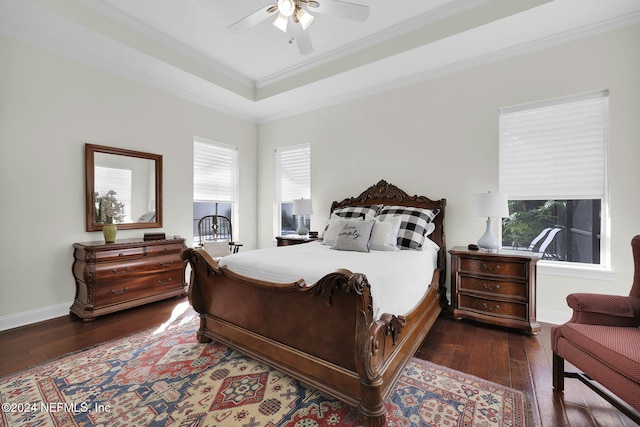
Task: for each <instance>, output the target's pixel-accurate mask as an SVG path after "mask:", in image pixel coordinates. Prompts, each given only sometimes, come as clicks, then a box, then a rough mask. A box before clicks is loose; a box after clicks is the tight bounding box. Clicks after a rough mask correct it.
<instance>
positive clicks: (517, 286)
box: [458, 275, 529, 301]
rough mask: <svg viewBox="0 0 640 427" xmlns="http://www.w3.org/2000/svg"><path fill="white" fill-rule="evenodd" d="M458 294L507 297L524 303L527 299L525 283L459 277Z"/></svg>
mask: <svg viewBox="0 0 640 427" xmlns="http://www.w3.org/2000/svg"><path fill="white" fill-rule="evenodd" d="M458 284H459V288H458V292H477V293H484V294H487V296H488V297H489V298H491V297H508V298H514V299H518V300H523V301H526V300H527V298H528V295H529V293H528V286H527V283H522V282H513V281H509V280H499V281H498V280H490V279H481V278H477V277H467V276H464V275H460V278H459V281H458Z"/></svg>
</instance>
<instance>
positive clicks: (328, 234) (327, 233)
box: [322, 214, 364, 246]
mask: <svg viewBox="0 0 640 427" xmlns="http://www.w3.org/2000/svg"><path fill="white" fill-rule="evenodd" d="M363 220H364V218H361V217H360V218H342V217H340V216H338V215H336V214H331V218H329V222H328V223H327V227H326V228H325V230H324V234H323V235H322V244H324V245H329V246H333V245H335V244H336V238H337V237H338V228H339V227H340V221H363Z"/></svg>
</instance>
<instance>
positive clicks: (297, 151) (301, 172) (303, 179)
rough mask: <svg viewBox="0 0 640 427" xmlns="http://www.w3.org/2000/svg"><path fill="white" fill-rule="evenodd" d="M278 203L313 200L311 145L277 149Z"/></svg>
mask: <svg viewBox="0 0 640 427" xmlns="http://www.w3.org/2000/svg"><path fill="white" fill-rule="evenodd" d="M275 157H276V158H275V163H276V171H275V172H276V180H275V181H276V183H275V184H276V202H278V203H282V202H291V201H293V200H294V199H300V198H305V199H310V198H311V145H310V144H302V145H295V146H290V147H282V148H277V149H276V153H275Z"/></svg>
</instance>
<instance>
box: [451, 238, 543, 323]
mask: <svg viewBox="0 0 640 427" xmlns="http://www.w3.org/2000/svg"><path fill="white" fill-rule="evenodd" d="M449 253H450V254H451V306H452V309H453V317H454V318H456V319H460V318H467V319H474V320H477V321H480V322H484V323H490V324H493V325H500V326H505V327H510V328H516V329H521V330H523V331H525V332H527V333H529V334H531V335H536V334H537V333H538V332H539V331H540V329H541V327H540V324H539V323H538V322H537V321H536V268H537V262H538V259H539V257H538V256H537V255H536V254H533V253H531V252H526V251H499V252H497V253H491V252H487V251H483V250H479V251H472V250H468V249H467V248H466V247H460V246H456V247H454V248H453V249H451V250H450V251H449Z"/></svg>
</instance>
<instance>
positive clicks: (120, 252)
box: [70, 238, 186, 322]
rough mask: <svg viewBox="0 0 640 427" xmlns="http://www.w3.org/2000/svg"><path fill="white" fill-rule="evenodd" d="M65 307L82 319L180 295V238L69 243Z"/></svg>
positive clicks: (182, 285)
mask: <svg viewBox="0 0 640 427" xmlns="http://www.w3.org/2000/svg"><path fill="white" fill-rule="evenodd" d="M73 247H74V254H73V257H74V261H73V268H72V269H73V276H74V277H75V281H76V296H75V300H74V302H73V305H72V306H71V309H70V310H71V312H72V313H75V314H76V315H77V316H78V317H80V318H81V319H82V320H84V321H85V322H90V321H92V320H94V319H95V318H96V317H97V316H100V315H103V314H107V313H113V312H115V311H119V310H124V309H127V308H131V307H136V306H139V305H142V304H147V303H149V302H153V301H158V300H161V299H165V298H171V297H174V296H178V295H184V294H185V293H186V289H185V278H184V275H185V263H184V262H183V261H182V259H181V258H180V251H182V249H184V248H185V247H186V246H185V241H184V239H168V240H153V241H146V242H145V241H143V240H142V238H140V239H126V240H116V242H115V243H112V244H105V243H104V242H88V243H75V244H74V245H73Z"/></svg>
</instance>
